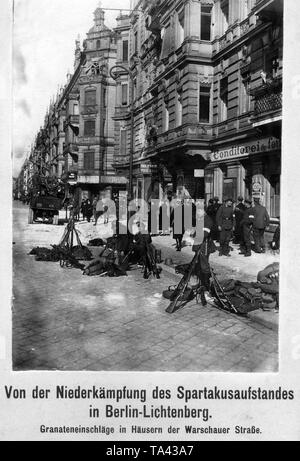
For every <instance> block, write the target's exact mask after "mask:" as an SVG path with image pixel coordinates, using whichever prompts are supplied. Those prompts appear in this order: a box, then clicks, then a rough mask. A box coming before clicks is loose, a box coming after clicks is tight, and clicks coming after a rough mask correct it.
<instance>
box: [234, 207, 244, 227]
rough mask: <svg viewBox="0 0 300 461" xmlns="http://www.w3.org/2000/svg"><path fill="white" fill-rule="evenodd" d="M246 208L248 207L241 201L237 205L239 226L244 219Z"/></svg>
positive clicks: (237, 223) (235, 211)
mask: <svg viewBox="0 0 300 461" xmlns="http://www.w3.org/2000/svg"><path fill="white" fill-rule="evenodd" d="M245 210H246V207H245V205H244V204H243V203H239V204H238V205H237V206H236V207H235V210H234V214H235V221H236V225H237V226H240V225H241V221H242V219H243V216H244V211H245Z"/></svg>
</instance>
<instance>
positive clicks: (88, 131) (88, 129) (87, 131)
mask: <svg viewBox="0 0 300 461" xmlns="http://www.w3.org/2000/svg"><path fill="white" fill-rule="evenodd" d="M84 136H95V120H86V121H85V122H84Z"/></svg>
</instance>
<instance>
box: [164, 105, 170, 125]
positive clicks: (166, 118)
mask: <svg viewBox="0 0 300 461" xmlns="http://www.w3.org/2000/svg"><path fill="white" fill-rule="evenodd" d="M169 122H170V113H169V108H168V105H167V103H166V102H164V106H163V131H168V130H169Z"/></svg>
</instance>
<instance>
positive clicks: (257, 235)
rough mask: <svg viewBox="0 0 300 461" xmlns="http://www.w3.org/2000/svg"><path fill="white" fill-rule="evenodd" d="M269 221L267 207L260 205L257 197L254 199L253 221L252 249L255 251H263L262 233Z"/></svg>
mask: <svg viewBox="0 0 300 461" xmlns="http://www.w3.org/2000/svg"><path fill="white" fill-rule="evenodd" d="M269 223H270V217H269V214H268V212H267V209H266V208H265V207H264V206H262V205H260V203H259V198H255V199H254V221H253V237H254V251H255V252H256V253H265V251H266V249H265V240H264V233H265V229H266V227H267V226H268V225H269Z"/></svg>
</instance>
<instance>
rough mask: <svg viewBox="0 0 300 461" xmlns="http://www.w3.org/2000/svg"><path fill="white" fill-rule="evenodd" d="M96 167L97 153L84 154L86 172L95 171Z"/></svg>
mask: <svg viewBox="0 0 300 461" xmlns="http://www.w3.org/2000/svg"><path fill="white" fill-rule="evenodd" d="M94 165H95V153H94V152H93V151H90V152H84V153H83V168H84V170H93V169H94V167H95V166H94Z"/></svg>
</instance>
